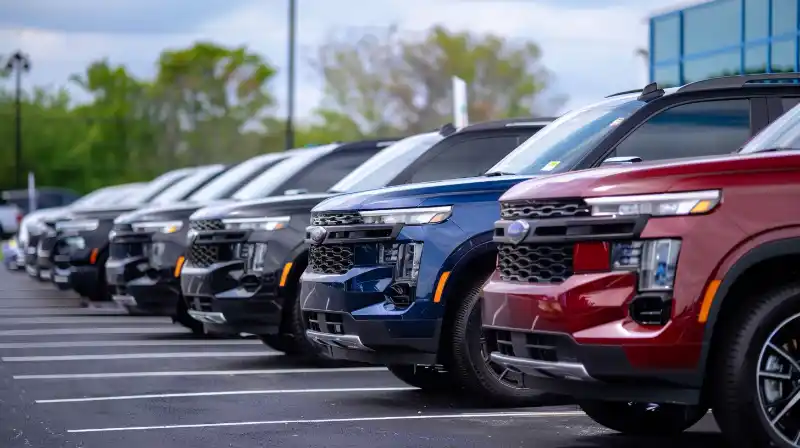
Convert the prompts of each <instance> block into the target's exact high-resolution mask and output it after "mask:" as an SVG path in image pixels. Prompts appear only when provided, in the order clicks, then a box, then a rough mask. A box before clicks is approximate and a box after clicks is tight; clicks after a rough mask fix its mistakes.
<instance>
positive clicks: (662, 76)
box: [653, 62, 681, 88]
mask: <svg viewBox="0 0 800 448" xmlns="http://www.w3.org/2000/svg"><path fill="white" fill-rule="evenodd" d="M653 81H655V82H657V83H658V86H659V87H661V88H666V87H676V86H679V85H680V84H681V73H680V64H678V63H677V62H676V63H674V64H667V65H663V66H657V67H655V68H654V69H653Z"/></svg>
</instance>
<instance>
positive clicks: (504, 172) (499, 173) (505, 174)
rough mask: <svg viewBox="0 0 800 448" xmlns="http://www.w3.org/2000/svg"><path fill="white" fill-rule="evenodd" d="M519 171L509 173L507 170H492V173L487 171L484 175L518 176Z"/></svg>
mask: <svg viewBox="0 0 800 448" xmlns="http://www.w3.org/2000/svg"><path fill="white" fill-rule="evenodd" d="M516 175H517V173H509V172H506V171H492V172H491V173H486V174H484V176H486V177H497V176H516Z"/></svg>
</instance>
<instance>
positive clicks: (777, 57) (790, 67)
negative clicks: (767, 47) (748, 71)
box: [771, 38, 797, 73]
mask: <svg viewBox="0 0 800 448" xmlns="http://www.w3.org/2000/svg"><path fill="white" fill-rule="evenodd" d="M796 48H797V46H796V45H795V39H794V38H791V39H789V40H781V41H774V42H772V50H771V51H772V71H773V72H774V73H786V72H793V71H794V61H795V58H796V57H797V51H796Z"/></svg>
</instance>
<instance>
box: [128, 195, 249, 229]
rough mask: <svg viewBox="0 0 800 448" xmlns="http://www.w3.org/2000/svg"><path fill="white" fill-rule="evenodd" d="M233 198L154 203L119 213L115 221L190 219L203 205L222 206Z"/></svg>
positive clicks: (232, 201)
mask: <svg viewBox="0 0 800 448" xmlns="http://www.w3.org/2000/svg"><path fill="white" fill-rule="evenodd" d="M234 202H236V201H234V200H233V199H222V200H218V201H181V202H177V203H174V204H170V205H152V206H145V207H142V208H140V209H136V210H134V211H132V212H128V213H124V214H122V215H119V217H117V219H116V220H115V221H114V222H115V223H119V224H130V223H132V222H145V221H168V220H185V219H189V216H191V215H192V213H194V212H196V211H197V210H199V209H201V208H203V207H209V206H221V205H229V204H231V203H234Z"/></svg>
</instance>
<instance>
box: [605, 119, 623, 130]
mask: <svg viewBox="0 0 800 448" xmlns="http://www.w3.org/2000/svg"><path fill="white" fill-rule="evenodd" d="M623 121H625V119H624V118H622V117H620V118H617V119H616V120H614V121H612V122H611V124H610V125H608V126H609V127H612V128H613V127H614V126H619V124H620V123H622V122H623Z"/></svg>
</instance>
